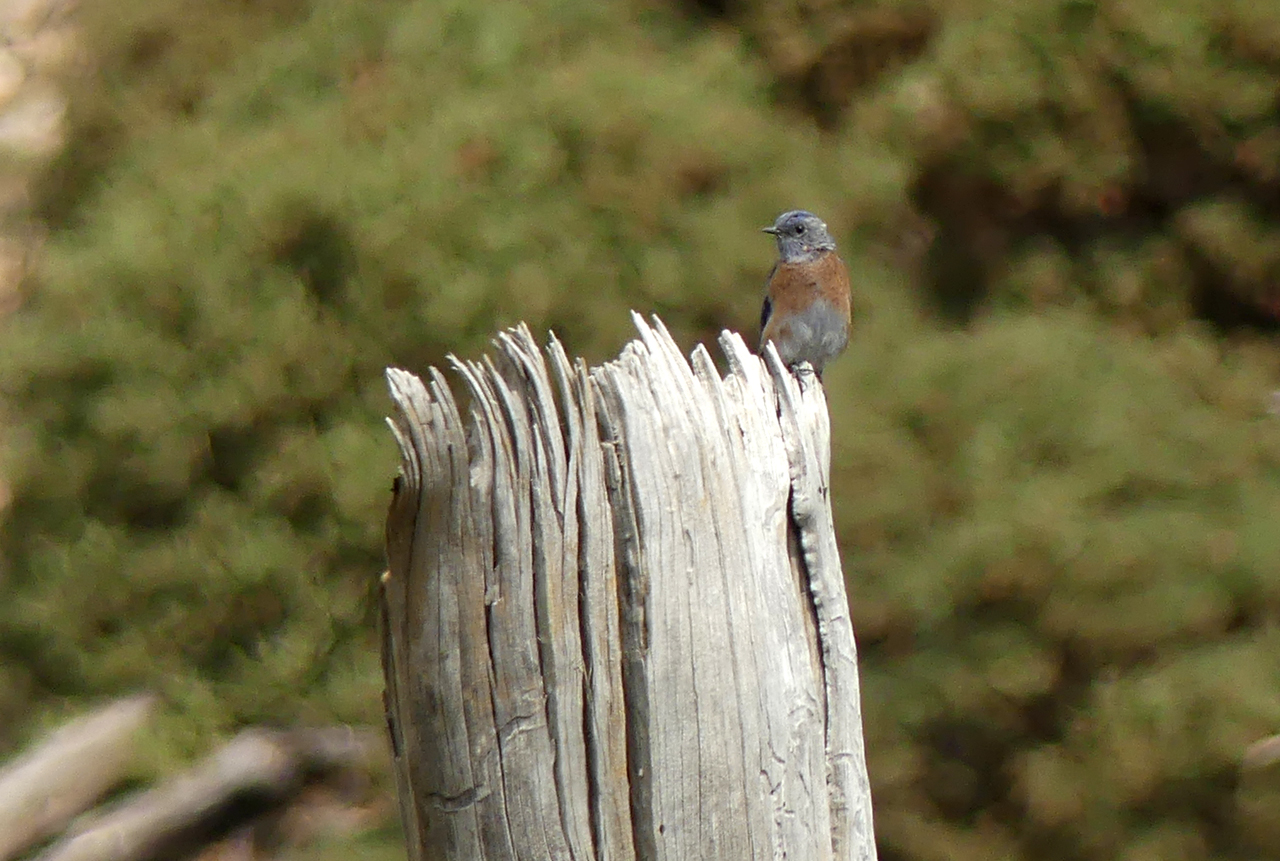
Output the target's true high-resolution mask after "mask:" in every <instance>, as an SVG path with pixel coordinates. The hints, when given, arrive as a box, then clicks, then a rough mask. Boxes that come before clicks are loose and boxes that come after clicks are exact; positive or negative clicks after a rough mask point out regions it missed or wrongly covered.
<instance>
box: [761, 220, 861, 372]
mask: <svg viewBox="0 0 1280 861" xmlns="http://www.w3.org/2000/svg"><path fill="white" fill-rule="evenodd" d="M763 230H764V232H765V233H771V234H773V236H774V238H775V239H776V240H777V243H778V262H777V263H775V264H774V265H773V271H772V272H770V273H769V278H768V280H767V281H766V282H765V296H764V307H763V308H762V309H761V311H760V352H761V353H763V352H764V349H765V346H766V345H767V344H768V343H769V342H770V341H772V342H773V346H774V347H775V348H776V349H777V351H778V357H779V358H780V359H782V362H783V364H785V365H786V366H787V367H789V368H791V369H792V370H794V369H795V367H796V366H797V365H799V364H800V363H802V362H808V363H809V364H810V365H811V366H812V367H813V370H814V371H815V372H816V373H817V375H818V378H819V379H821V378H822V369H823V367H825V366H826V364H827V362H829V361H831V360H832V359H834V358H835V357H836V356H838V355H840V354H841V353H843V352H844V350H845V348H846V347H847V346H848V345H849V327H850V325H851V324H852V322H853V315H852V308H853V305H852V297H851V294H850V289H849V270H848V269H847V268H845V265H844V261H843V260H841V259H840V255H839V254H837V253H836V243H835V240H833V239H832V238H831V234H830V232H828V230H827V225H826V223H825V222H823V220H822V219H821V218H819V217H818V216H816V215H814V214H813V213H812V212H809V211H807V210H804V209H793V210H791V211H789V212H784V213H782V214H781V215H779V216H778V220H777V221H775V222H774V223H773V226H772V227H765V228H763Z"/></svg>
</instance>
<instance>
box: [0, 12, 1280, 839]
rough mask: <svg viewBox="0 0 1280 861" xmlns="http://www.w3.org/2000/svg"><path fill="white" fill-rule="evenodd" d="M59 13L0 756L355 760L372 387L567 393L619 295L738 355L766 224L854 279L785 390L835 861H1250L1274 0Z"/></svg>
mask: <svg viewBox="0 0 1280 861" xmlns="http://www.w3.org/2000/svg"><path fill="white" fill-rule="evenodd" d="M81 16H82V19H83V22H84V38H85V45H86V48H87V50H88V52H89V55H90V58H91V60H92V63H91V67H90V72H88V73H86V74H83V75H73V76H69V77H68V79H67V80H66V82H65V85H66V86H67V87H68V88H70V91H71V94H72V98H71V108H70V121H71V134H70V140H69V145H68V147H67V148H66V150H65V152H64V153H63V155H62V156H60V157H59V158H58V159H57V161H56V162H55V163H54V164H53V165H52V166H50V168H49V169H48V170H46V171H45V172H44V173H43V175H42V176H41V177H40V181H39V184H38V195H37V204H38V209H39V214H40V217H41V218H42V219H43V220H44V222H45V223H46V224H47V225H48V227H49V229H50V231H51V233H50V239H49V241H48V243H47V246H46V250H45V253H44V255H43V259H42V260H41V262H40V263H39V265H38V267H37V269H36V271H35V272H34V273H33V274H32V276H31V277H30V278H29V279H28V280H27V282H26V283H25V285H24V287H23V291H24V304H23V306H22V308H21V310H20V311H18V312H17V313H15V314H13V315H11V316H10V317H9V318H7V319H6V320H4V321H3V322H2V323H0V327H2V328H3V333H2V334H0V392H2V394H3V398H4V414H3V435H2V440H3V446H4V449H5V462H4V466H3V471H2V472H0V475H3V476H4V478H5V479H6V481H7V483H8V486H9V494H10V499H9V502H8V505H7V507H6V508H5V510H4V512H3V523H2V524H0V590H2V594H3V596H4V598H3V600H2V601H0V750H12V749H14V748H15V747H17V746H18V745H20V744H21V743H23V742H24V741H25V740H27V739H28V738H30V737H31V735H32V733H34V732H35V731H36V730H37V729H38V728H40V727H44V726H47V725H49V724H50V723H52V722H54V721H56V720H58V719H60V718H61V717H63V716H65V715H66V714H69V713H73V712H78V711H80V710H82V709H83V708H84V707H85V704H86V703H87V702H90V701H94V700H96V699H99V698H101V697H104V696H107V695H111V694H116V693H122V692H128V691H133V690H136V689H139V688H149V689H154V690H158V691H160V692H161V693H162V694H163V696H164V697H165V701H166V703H167V709H168V711H167V715H168V717H167V721H166V723H165V726H164V728H163V730H162V731H161V732H160V733H158V734H157V738H156V740H155V745H154V747H155V763H154V766H153V767H154V768H155V769H156V770H161V769H165V768H167V767H169V765H171V764H172V763H174V762H178V761H185V760H186V759H188V758H189V757H191V756H193V755H195V754H197V753H201V752H204V751H205V750H206V749H207V748H208V747H209V745H210V743H211V742H210V740H211V739H214V738H218V737H223V736H225V735H227V734H229V733H231V732H233V731H234V730H235V729H236V728H238V727H240V726H242V725H244V724H247V723H252V722H271V723H282V724H292V723H298V722H331V721H348V722H353V723H375V724H376V723H377V722H379V720H380V698H379V694H380V688H381V676H380V672H379V668H378V657H377V652H376V644H375V639H374V627H375V625H374V618H373V614H372V612H371V611H372V609H373V604H372V601H371V590H372V584H373V583H374V580H375V578H376V576H377V574H378V572H379V571H380V570H381V547H380V542H381V528H382V527H381V524H382V517H383V513H384V506H385V503H386V501H387V498H388V491H389V487H390V481H391V477H392V475H393V474H394V470H395V459H394V453H393V446H392V442H391V439H390V437H389V435H388V434H387V433H386V431H385V429H384V428H383V426H382V425H381V416H382V415H384V414H385V413H386V412H387V410H388V406H389V404H388V401H387V399H386V396H385V394H384V388H383V381H382V376H381V370H382V368H383V367H384V366H386V365H388V364H397V365H402V366H406V367H409V368H412V369H415V370H422V369H424V368H425V367H426V366H427V365H428V364H431V363H439V362H440V361H441V360H442V359H443V357H444V355H445V354H446V352H449V351H453V352H457V353H459V354H463V355H476V354H477V353H479V352H480V351H482V350H483V349H484V348H485V346H486V343H487V339H488V338H489V336H490V335H491V334H492V333H493V332H494V331H495V330H496V329H497V328H498V327H501V326H505V325H510V324H513V323H515V322H517V321H519V320H526V321H528V322H529V324H530V325H531V327H532V328H533V329H534V330H535V331H538V330H545V329H548V328H552V329H555V330H556V331H557V333H558V334H559V335H560V336H561V337H562V338H563V339H564V340H565V341H566V342H567V345H568V347H569V349H570V351H571V352H574V353H578V354H581V355H585V356H587V357H588V358H589V359H591V360H593V361H601V360H604V359H607V358H609V357H611V356H613V355H614V354H615V353H616V352H617V351H618V349H619V348H620V347H621V346H622V345H623V343H624V342H625V341H626V340H627V339H628V338H629V337H630V334H631V332H630V323H629V319H628V316H627V314H626V311H627V309H629V308H636V309H638V310H641V311H644V312H649V311H656V312H658V313H660V314H661V315H662V316H663V317H664V319H665V320H666V321H667V323H668V324H669V325H670V326H671V327H672V329H673V331H674V332H675V333H676V334H677V336H678V337H679V338H681V339H682V340H683V342H684V343H685V344H686V345H688V346H690V347H691V346H692V344H693V343H694V342H695V341H696V340H708V339H711V338H713V337H714V335H715V334H716V333H717V332H718V331H719V330H720V329H721V328H723V327H730V328H734V329H738V330H741V331H743V332H746V333H753V331H754V326H755V321H756V320H757V319H758V309H759V304H758V303H759V296H760V290H761V284H762V279H763V276H764V275H765V273H766V272H767V271H768V267H769V265H770V263H771V261H772V258H773V254H774V251H773V248H772V245H771V243H770V242H769V241H768V240H767V237H762V236H761V235H760V233H759V232H758V228H759V227H760V226H762V225H764V224H767V223H769V222H770V221H771V220H772V218H773V217H774V216H775V215H776V214H777V213H778V212H779V211H782V210H784V209H788V208H792V207H795V206H803V207H805V208H809V209H813V210H815V211H817V212H819V213H821V214H822V215H823V216H824V218H825V219H826V220H827V221H828V222H829V223H830V224H831V225H832V226H833V228H834V229H835V230H836V232H837V237H838V240H839V241H840V242H841V247H842V250H843V252H844V255H845V257H846V259H847V260H848V261H849V263H850V266H851V269H852V270H853V272H854V276H855V294H856V298H855V302H856V305H857V312H856V313H857V317H858V322H857V331H856V336H855V342H854V344H853V345H852V347H851V349H850V351H849V354H848V355H847V356H846V357H845V358H844V359H842V360H840V361H839V362H837V363H835V364H834V365H833V366H832V367H831V368H830V369H829V371H828V373H827V375H826V378H827V386H828V391H829V398H830V402H831V406H832V413H833V425H834V428H835V431H836V441H835V451H834V453H833V459H834V469H835V476H834V501H835V510H836V517H837V521H838V525H839V528H840V538H841V542H842V549H843V554H844V559H845V563H846V569H847V571H848V573H849V577H850V585H851V598H852V602H853V611H854V616H855V621H856V626H857V629H858V631H859V635H860V640H861V647H862V657H863V673H864V696H865V698H866V702H865V713H866V722H867V727H866V729H867V734H868V743H869V746H870V768H871V775H872V781H873V785H874V792H875V802H876V817H877V827H878V833H879V840H880V845H881V858H882V859H885V861H942V859H949V861H970V859H973V861H979V859H982V861H992V859H1062V861H1075V859H1081V861H1083V859H1089V861H1094V859H1096V861H1104V859H1105V861H1110V859H1125V861H1148V859H1149V861H1160V859H1189V861H1195V859H1208V858H1226V859H1254V858H1280V841H1277V837H1276V833H1277V830H1280V829H1277V828H1276V827H1274V823H1272V825H1271V826H1270V827H1268V826H1267V822H1265V821H1264V822H1256V821H1253V819H1251V818H1250V817H1251V816H1252V815H1256V814H1257V806H1256V805H1253V806H1250V805H1248V804H1241V803H1240V792H1241V781H1240V762H1241V758H1242V755H1243V753H1244V751H1245V749H1246V748H1247V747H1248V745H1249V744H1250V743H1252V742H1254V741H1256V740H1258V739H1260V738H1264V737H1267V736H1270V735H1272V734H1275V733H1277V732H1280V629H1277V625H1276V620H1277V618H1280V418H1277V417H1275V416H1273V415H1270V414H1269V413H1268V404H1269V398H1270V394H1271V392H1272V391H1273V390H1274V389H1275V388H1276V387H1277V386H1278V385H1280V382H1278V378H1280V361H1278V360H1280V350H1277V347H1276V342H1275V337H1276V332H1277V329H1280V5H1277V4H1273V3H1272V4H1268V3H1260V2H1256V0H1027V2H1009V0H947V2H943V0H919V2H916V0H902V2H897V1H896V0H884V2H860V0H793V2H789V3H783V2H771V0H632V2H630V3H616V4H601V3H596V2H590V0H554V1H553V0H486V2H460V0H145V2H144V0H124V2H120V3H115V4H104V3H93V2H90V0H86V2H84V3H83V4H82V12H81ZM1249 811H1253V813H1252V814H1251V813H1250V812H1249ZM1262 815H1263V819H1266V817H1268V816H1270V817H1272V818H1274V817H1275V816H1276V813H1275V811H1274V810H1270V811H1269V812H1266V813H1265V814H1262ZM353 839H356V841H357V842H356V843H353V844H349V845H348V844H342V845H339V846H337V847H336V848H334V847H330V849H329V850H327V851H331V852H332V854H333V857H374V856H375V855H376V856H378V857H387V858H395V857H402V856H401V855H400V854H399V850H398V848H397V844H396V841H397V839H398V838H397V836H396V831H395V826H394V824H391V825H388V826H387V827H386V828H384V829H383V830H381V831H379V832H378V833H376V834H374V835H372V836H369V835H364V836H361V837H359V838H353Z"/></svg>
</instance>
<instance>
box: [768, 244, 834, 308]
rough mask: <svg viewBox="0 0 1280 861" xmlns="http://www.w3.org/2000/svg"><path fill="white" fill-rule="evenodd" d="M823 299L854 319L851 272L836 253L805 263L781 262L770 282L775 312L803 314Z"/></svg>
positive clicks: (771, 298)
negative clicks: (814, 303)
mask: <svg viewBox="0 0 1280 861" xmlns="http://www.w3.org/2000/svg"><path fill="white" fill-rule="evenodd" d="M817 296H821V297H822V298H824V299H826V300H827V301H828V302H830V303H831V304H832V306H833V307H835V308H837V309H838V310H839V311H840V312H841V314H843V316H844V317H845V319H848V320H852V314H853V308H852V301H851V295H850V289H849V270H848V269H847V268H845V265H844V261H843V260H841V259H840V255H839V254H836V253H835V252H834V251H831V252H828V253H826V254H824V255H822V256H821V257H819V258H818V259H817V260H813V261H808V262H804V263H779V264H778V268H777V270H776V271H775V272H774V274H773V278H772V279H770V281H769V301H770V302H771V303H772V305H773V313H774V314H778V313H783V314H787V313H794V312H798V311H801V310H803V309H805V308H807V307H808V306H809V304H810V303H811V302H812V301H813V300H814V299H815V298H816V297H817Z"/></svg>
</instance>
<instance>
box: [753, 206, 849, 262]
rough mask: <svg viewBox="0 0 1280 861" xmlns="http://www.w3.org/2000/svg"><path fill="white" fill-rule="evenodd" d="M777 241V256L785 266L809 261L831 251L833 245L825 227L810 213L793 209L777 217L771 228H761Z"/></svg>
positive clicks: (833, 249)
mask: <svg viewBox="0 0 1280 861" xmlns="http://www.w3.org/2000/svg"><path fill="white" fill-rule="evenodd" d="M764 232H765V233H772V234H773V235H774V237H775V238H776V239H777V240H778V255H779V256H780V257H781V258H782V260H783V262H785V263H800V262H804V261H806V260H813V259H814V258H816V257H819V256H821V255H822V254H823V252H826V251H835V250H836V243H835V240H834V239H832V238H831V234H830V233H828V232H827V225H826V224H825V223H824V222H823V221H822V219H821V218H819V217H818V216H816V215H814V214H813V213H812V212H807V211H806V210H803V209H793V210H791V211H790V212H784V213H782V214H781V215H779V216H778V220H777V221H775V222H774V223H773V226H772V227H766V228H764Z"/></svg>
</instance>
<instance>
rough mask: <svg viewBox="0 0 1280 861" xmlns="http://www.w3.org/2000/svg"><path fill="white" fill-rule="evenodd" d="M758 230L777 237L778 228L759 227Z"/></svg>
mask: <svg viewBox="0 0 1280 861" xmlns="http://www.w3.org/2000/svg"><path fill="white" fill-rule="evenodd" d="M760 230H761V231H763V232H764V233H772V234H773V235H774V236H777V235H778V228H776V227H761V228H760Z"/></svg>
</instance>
